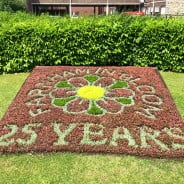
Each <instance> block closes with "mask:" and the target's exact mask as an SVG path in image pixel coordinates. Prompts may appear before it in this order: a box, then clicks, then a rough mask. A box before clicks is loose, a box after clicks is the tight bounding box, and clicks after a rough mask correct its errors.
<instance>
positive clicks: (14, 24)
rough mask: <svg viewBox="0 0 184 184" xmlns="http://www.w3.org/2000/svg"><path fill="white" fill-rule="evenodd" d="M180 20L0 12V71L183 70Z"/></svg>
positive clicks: (183, 34) (182, 24)
mask: <svg viewBox="0 0 184 184" xmlns="http://www.w3.org/2000/svg"><path fill="white" fill-rule="evenodd" d="M183 48H184V18H182V17H180V18H179V17H178V18H177V17H170V18H164V17H147V16H144V17H132V16H126V15H111V16H99V17H81V18H80V17H79V18H78V19H71V18H69V17H49V16H48V15H41V16H35V15H30V14H25V13H20V12H18V13H7V12H0V73H14V72H23V71H24V72H26V71H31V70H32V69H33V68H34V67H35V66H37V65H46V66H53V65H87V66H89V65H96V66H103V65H105V66H107V65H117V66H127V65H131V66H152V67H157V68H158V69H160V70H169V71H176V72H183V71H184V49H183Z"/></svg>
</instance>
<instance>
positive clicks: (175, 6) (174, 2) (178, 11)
mask: <svg viewBox="0 0 184 184" xmlns="http://www.w3.org/2000/svg"><path fill="white" fill-rule="evenodd" d="M166 14H169V15H182V14H183V15H184V0H166Z"/></svg>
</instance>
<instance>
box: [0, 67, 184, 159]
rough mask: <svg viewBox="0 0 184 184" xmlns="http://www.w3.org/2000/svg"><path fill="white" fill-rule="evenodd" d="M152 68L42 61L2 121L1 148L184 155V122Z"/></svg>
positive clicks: (167, 155)
mask: <svg viewBox="0 0 184 184" xmlns="http://www.w3.org/2000/svg"><path fill="white" fill-rule="evenodd" d="M183 123H184V122H183V120H182V118H181V117H180V115H179V113H178V111H177V109H176V106H175V104H174V102H173V100H172V97H171V95H170V93H169V91H168V89H167V87H166V85H165V83H164V82H163V80H162V78H161V76H160V74H159V72H158V71H157V70H156V69H155V68H149V67H144V68H141V67H69V66H55V67H44V66H43V67H36V68H35V69H34V70H33V72H32V73H31V74H30V76H29V77H28V79H27V80H26V81H25V83H24V84H23V86H22V88H21V90H20V91H19V93H18V95H17V96H16V98H15V99H14V101H13V103H12V104H11V105H10V107H9V108H8V110H7V112H6V114H5V115H4V117H3V119H2V120H1V122H0V152H1V153H12V152H51V151H70V152H88V153H117V154H131V155H138V156H150V157H163V158H168V157H170V158H181V157H184V124H183Z"/></svg>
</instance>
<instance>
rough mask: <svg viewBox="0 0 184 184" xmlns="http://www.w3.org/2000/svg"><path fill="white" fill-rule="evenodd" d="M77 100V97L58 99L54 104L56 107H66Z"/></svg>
mask: <svg viewBox="0 0 184 184" xmlns="http://www.w3.org/2000/svg"><path fill="white" fill-rule="evenodd" d="M73 99H75V97H68V98H56V99H55V100H54V102H53V104H54V105H56V106H60V107H62V106H65V104H66V103H67V102H69V101H71V100H73Z"/></svg>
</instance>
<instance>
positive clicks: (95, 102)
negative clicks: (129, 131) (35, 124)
mask: <svg viewBox="0 0 184 184" xmlns="http://www.w3.org/2000/svg"><path fill="white" fill-rule="evenodd" d="M50 96H51V98H52V105H54V106H55V107H58V108H62V109H63V111H64V112H67V113H87V114H91V115H103V114H105V113H112V114H115V113H120V112H123V110H124V107H126V106H131V105H133V104H134V100H133V97H134V91H133V90H131V89H129V85H128V83H127V82H126V81H121V80H115V79H113V78H110V77H100V76H97V75H85V76H83V77H73V78H70V79H69V80H68V81H60V82H58V83H56V84H55V87H54V90H53V91H52V92H51V93H50Z"/></svg>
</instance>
